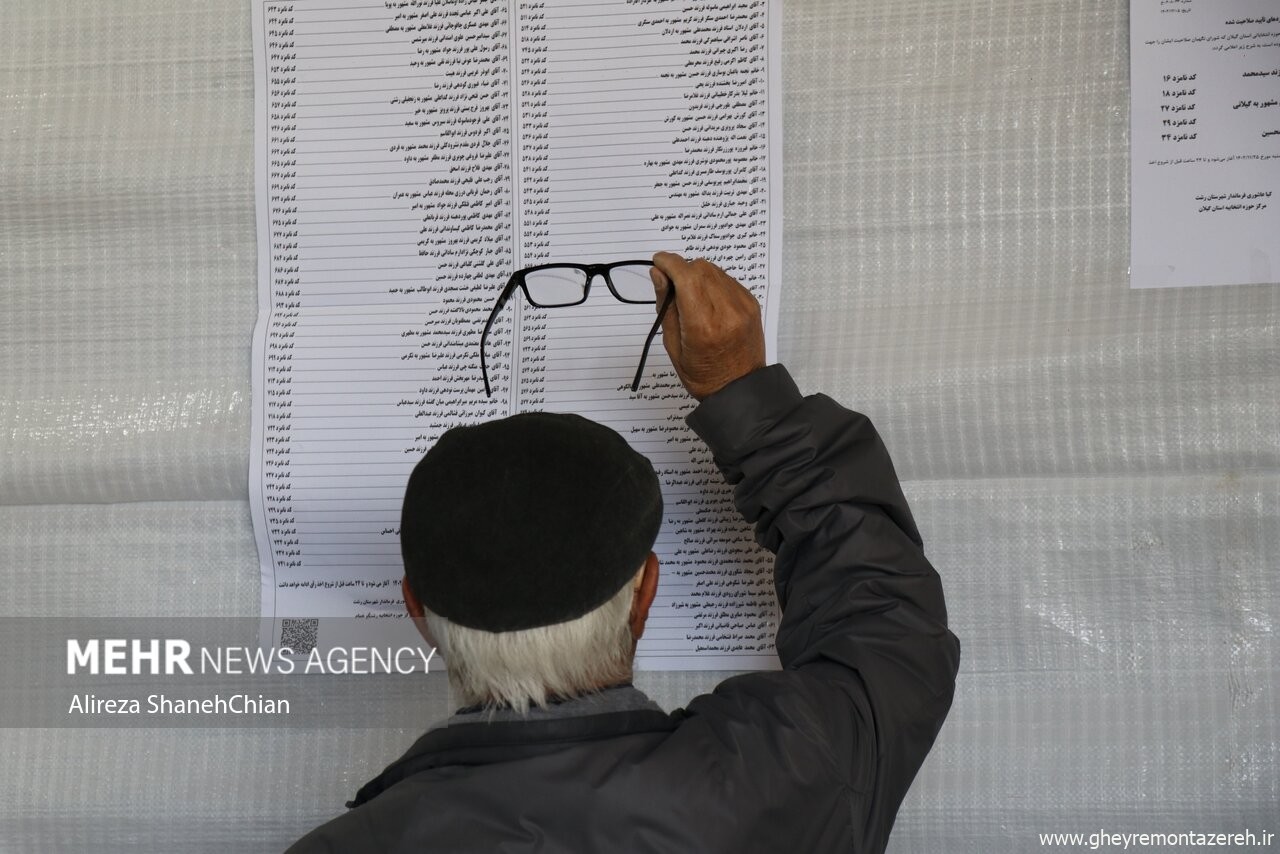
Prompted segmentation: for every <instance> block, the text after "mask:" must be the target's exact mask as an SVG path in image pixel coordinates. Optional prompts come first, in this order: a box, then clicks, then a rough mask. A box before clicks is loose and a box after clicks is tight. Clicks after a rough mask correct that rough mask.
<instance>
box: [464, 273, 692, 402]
mask: <svg viewBox="0 0 1280 854" xmlns="http://www.w3.org/2000/svg"><path fill="white" fill-rule="evenodd" d="M641 265H643V266H645V267H652V266H653V262H652V261H614V262H612V263H609V264H564V263H554V264H538V265H536V266H533V267H525V268H524V269H523V270H516V271H515V272H514V273H512V274H511V278H510V279H508V280H507V286H506V287H505V288H503V289H502V295H501V296H499V297H498V301H497V302H496V303H495V304H494V306H493V310H492V311H490V312H489V319H488V320H486V321H485V324H484V332H482V333H481V334H480V373H481V375H482V376H483V377H484V393H485V396H486V397H493V390H492V389H491V388H490V387H489V365H488V362H487V360H486V359H485V346H484V345H485V342H486V341H487V340H488V339H489V330H490V329H492V328H493V323H494V321H495V320H497V319H498V313H499V312H501V311H502V309H503V307H504V306H506V304H507V300H509V299H511V295H512V294H513V293H515V291H516V288H519V289H520V290H521V291H523V292H524V298H525V299H526V300H528V301H529V304H530V305H532V306H534V307H535V308H569V307H571V306H575V305H582V304H583V303H584V302H586V301H587V297H588V296H590V295H591V283H592V282H593V281H595V278H596V276H600V277H601V278H602V279H604V283H605V285H606V286H607V287H608V288H609V293H611V294H613V296H614V298H615V299H616V300H618V302H624V303H627V304H628V305H653V304H655V303H657V301H658V300H657V297H656V296H655V297H654V298H653V299H651V300H634V299H627V298H625V297H623V296H622V294H620V293H618V289H617V288H616V287H615V286H614V284H613V279H611V278H609V271H610V270H613V269H614V268H616V267H634V266H641ZM541 270H581V271H582V272H583V273H584V274H585V275H586V282H585V283H584V284H583V286H582V298H581V299H578V300H576V301H574V302H557V303H552V304H548V303H540V302H538V301H536V300H535V299H534V298H533V296H532V295H531V294H530V293H529V288H528V286H527V285H526V284H525V276H527V275H528V274H529V273H537V272H539V271H541ZM675 293H676V292H675V285H673V284H672V285H668V286H667V295H666V297H665V298H664V299H663V300H662V306H661V307H660V308H659V309H658V316H657V317H656V318H655V319H654V321H653V326H651V327H649V334H648V336H647V337H646V338H645V339H644V350H643V351H642V352H641V353H640V366H639V367H638V368H636V375H635V378H634V379H633V380H632V381H631V390H632V391H636V390H637V389H639V388H640V377H641V376H642V375H643V374H644V365H645V362H646V361H648V358H649V347H650V346H651V345H652V344H653V338H654V336H655V335H657V334H658V330H659V329H661V328H662V318H663V317H665V316H666V313H667V309H668V308H669V307H670V306H671V301H672V299H673V298H674V297H675Z"/></svg>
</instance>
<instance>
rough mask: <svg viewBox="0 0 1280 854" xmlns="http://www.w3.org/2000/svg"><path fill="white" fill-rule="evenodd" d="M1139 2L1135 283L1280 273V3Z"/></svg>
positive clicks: (1236, 279) (1239, 279) (1208, 281)
mask: <svg viewBox="0 0 1280 854" xmlns="http://www.w3.org/2000/svg"><path fill="white" fill-rule="evenodd" d="M1129 9H1130V44H1131V50H1132V52H1131V82H1132V112H1131V116H1132V118H1131V122H1132V124H1131V135H1130V141H1131V146H1132V170H1133V172H1132V182H1133V183H1132V186H1133V196H1132V228H1133V254H1132V266H1131V269H1130V284H1131V286H1132V287H1135V288H1151V287H1179V286H1188V285H1231V284H1245V283H1267V282H1276V281H1280V4H1278V3H1277V2H1276V0H1212V1H1211V0H1131V2H1130V6H1129Z"/></svg>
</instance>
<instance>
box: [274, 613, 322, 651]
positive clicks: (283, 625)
mask: <svg viewBox="0 0 1280 854" xmlns="http://www.w3.org/2000/svg"><path fill="white" fill-rule="evenodd" d="M319 632H320V619H319V618H318V617H312V618H309V619H306V620H295V619H284V620H281V621H280V646H282V647H288V648H289V649H291V650H293V654H294V655H310V654H311V650H313V649H315V648H316V635H317V634H319Z"/></svg>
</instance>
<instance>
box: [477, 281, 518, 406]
mask: <svg viewBox="0 0 1280 854" xmlns="http://www.w3.org/2000/svg"><path fill="white" fill-rule="evenodd" d="M517 283H518V278H517V274H512V276H511V278H510V279H508V280H507V286H506V287H505V288H503V289H502V296H500V297H498V301H497V302H496V303H494V305H493V311H491V312H489V319H488V320H486V321H485V324H484V332H482V333H480V375H481V376H482V377H484V396H485V397H493V390H492V389H491V388H489V366H488V364H487V363H486V361H485V357H484V343H485V341H487V340H488V338H489V330H490V329H492V328H493V322H494V321H495V320H497V319H498V312H500V311H502V307H503V306H504V305H506V304H507V300H508V299H510V298H511V294H512V292H513V291H514V290H515V289H516V284H517Z"/></svg>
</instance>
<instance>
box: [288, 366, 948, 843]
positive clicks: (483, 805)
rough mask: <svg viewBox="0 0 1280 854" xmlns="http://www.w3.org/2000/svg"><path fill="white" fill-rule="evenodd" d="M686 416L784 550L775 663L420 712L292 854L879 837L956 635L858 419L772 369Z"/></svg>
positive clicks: (911, 525) (913, 761)
mask: <svg viewBox="0 0 1280 854" xmlns="http://www.w3.org/2000/svg"><path fill="white" fill-rule="evenodd" d="M689 424H690V426H692V427H693V429H694V430H695V431H697V433H698V434H699V435H700V436H701V437H702V438H703V439H704V440H705V441H706V443H707V444H708V445H709V446H710V447H711V450H712V452H713V453H714V455H715V459H716V463H717V464H718V465H719V466H720V469H721V470H722V471H723V472H724V476H725V477H726V479H728V481H729V482H730V483H732V484H734V486H735V492H734V497H735V500H736V503H737V506H738V508H739V510H741V512H742V514H743V515H744V516H745V517H746V518H747V519H748V520H749V521H751V522H754V523H755V525H756V537H757V539H758V540H759V541H760V543H761V544H762V545H764V546H765V547H766V548H768V549H770V550H771V551H773V552H774V553H775V554H776V555H777V568H776V581H777V591H778V599H779V601H780V602H781V603H782V607H783V615H782V623H781V626H780V627H779V630H778V655H779V657H780V658H781V660H782V665H783V668H784V669H783V670H782V671H779V672H763V673H751V674H747V675H743V676H736V677H733V678H731V679H728V680H726V681H725V682H723V683H721V684H720V686H719V687H717V688H716V689H715V691H714V692H712V693H711V694H707V695H704V696H701V697H697V698H695V699H694V700H693V702H691V703H690V704H689V706H688V708H686V709H683V710H680V711H677V712H675V713H674V714H671V715H667V714H664V713H663V712H661V711H659V710H656V709H654V708H652V707H648V708H646V707H644V706H643V705H637V706H635V707H634V708H624V709H623V710H621V711H612V712H606V713H602V714H588V715H586V716H582V717H571V718H565V717H557V716H552V717H544V718H542V719H538V720H531V721H507V722H498V723H462V724H455V725H452V726H447V727H443V728H439V729H435V730H432V731H431V732H428V733H427V734H426V735H424V736H423V737H422V738H421V739H420V740H419V741H418V742H417V743H416V744H415V745H414V746H413V747H412V748H410V750H409V751H408V753H406V754H405V755H404V756H403V757H401V758H400V759H399V760H397V761H396V762H395V763H393V764H392V765H391V766H390V767H389V768H387V770H386V771H384V772H383V774H382V775H380V776H379V777H378V778H377V779H375V780H373V781H371V782H370V783H369V784H367V785H366V786H365V787H364V788H363V789H361V790H360V793H359V794H358V795H357V798H356V800H355V801H354V802H353V804H354V809H352V810H351V811H350V812H348V813H347V814H346V815H344V816H342V817H340V818H338V819H335V820H334V821H332V822H329V823H328V824H326V825H324V826H323V827H320V828H318V829H317V830H315V831H313V832H312V833H311V834H309V835H308V836H306V837H305V838H303V839H302V840H300V841H299V842H298V843H297V844H296V845H295V846H294V847H293V848H291V849H290V851H291V852H295V854H302V852H336V851H343V852H346V851H361V852H363V851H396V852H409V851H414V852H427V851H431V852H437V851H440V852H463V851H465V852H485V854H493V852H503V854H506V852H517V851H539V852H610V854H611V853H612V852H641V851H643V852H661V854H673V852H732V854H743V853H744V852H788V854H815V852H827V851H840V852H846V851H855V852H872V851H877V852H878V851H882V850H883V849H884V847H885V844H886V842H887V840H888V836H889V830H890V828H891V827H892V826H893V820H894V816H895V814H896V813H897V810H898V805H899V804H900V803H901V801H902V798H903V796H904V795H905V794H906V791H907V787H908V786H909V785H910V784H911V781H912V779H913V778H914V777H915V774H916V771H917V770H918V769H919V767H920V764H921V762H923V760H924V757H925V754H927V753H928V752H929V748H930V747H931V746H932V744H933V741H934V738H935V736H936V735H937V733H938V729H939V727H941V726H942V720H943V718H944V717H945V716H946V714H947V710H948V709H949V708H950V705H951V698H952V693H953V691H954V687H955V676H956V668H957V666H958V663H959V657H960V645H959V642H958V641H957V640H956V638H955V636H954V635H953V634H952V633H951V632H950V631H948V630H947V615H946V607H945V605H944V604H943V597H942V585H941V583H940V581H939V579H938V575H937V573H936V572H934V570H933V568H932V567H931V566H930V565H929V562H928V561H927V560H926V559H925V557H924V553H923V552H922V551H921V543H920V535H919V533H918V532H917V530H916V526H915V522H914V521H913V520H912V518H911V513H910V511H909V510H908V508H907V503H906V500H905V499H904V498H903V495H902V490H901V488H900V487H899V485H898V478H897V476H896V475H895V473H894V470H893V465H892V463H891V462H890V461H889V455H888V453H887V452H886V451H885V448H884V445H883V444H882V443H881V441H880V438H879V436H878V435H877V434H876V431H875V429H874V428H873V427H872V426H871V423H870V422H869V421H868V420H867V419H866V417H864V416H862V415H859V414H857V413H854V412H850V411H849V410H847V409H844V408H843V407H841V406H839V405H838V404H836V403H835V402H834V401H832V400H831V399H830V398H828V397H825V396H823V395H814V396H812V397H807V398H804V397H801V395H800V392H799V390H798V389H797V388H796V386H795V383H794V382H793V381H792V380H791V377H790V376H789V375H788V374H787V372H786V370H785V369H784V368H782V367H781V366H778V365H775V366H772V367H769V368H765V369H763V370H760V371H757V372H755V373H753V374H751V375H749V376H748V377H744V378H743V379H740V380H738V381H737V382H735V383H733V384H731V385H730V386H729V387H727V388H726V389H724V390H722V391H721V392H719V393H717V394H715V395H712V396H711V397H710V398H708V399H707V400H706V401H704V402H703V403H702V404H701V405H700V406H699V407H698V408H697V409H696V410H695V411H694V412H693V413H692V414H691V415H690V416H689Z"/></svg>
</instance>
